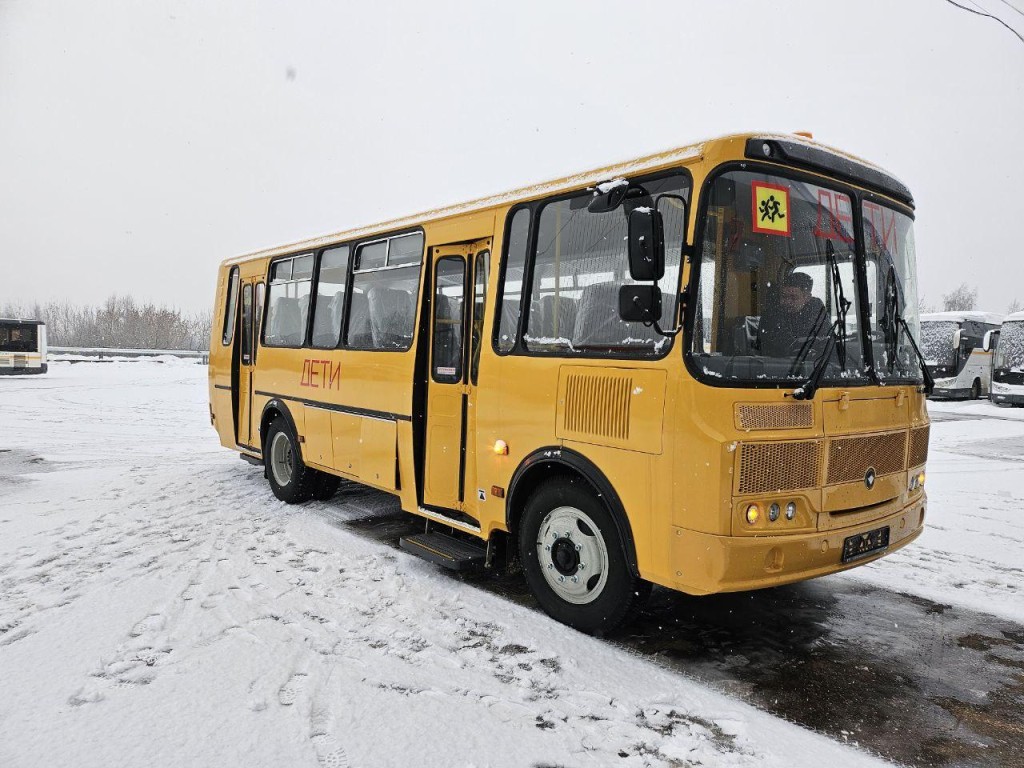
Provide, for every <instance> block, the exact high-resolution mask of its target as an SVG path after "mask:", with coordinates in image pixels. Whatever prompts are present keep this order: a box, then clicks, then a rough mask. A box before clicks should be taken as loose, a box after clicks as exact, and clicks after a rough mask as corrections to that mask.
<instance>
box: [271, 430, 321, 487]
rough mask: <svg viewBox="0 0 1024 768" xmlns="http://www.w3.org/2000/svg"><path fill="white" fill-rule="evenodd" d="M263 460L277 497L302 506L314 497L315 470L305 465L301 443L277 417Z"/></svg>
mask: <svg viewBox="0 0 1024 768" xmlns="http://www.w3.org/2000/svg"><path fill="white" fill-rule="evenodd" d="M263 461H264V464H265V466H266V468H267V479H268V480H269V481H270V489H271V490H272V491H273V492H274V495H275V496H277V498H279V499H280V500H281V501H283V502H286V503H288V504H300V503H302V502H304V501H309V500H310V498H312V496H313V491H314V484H315V481H316V473H315V470H312V469H310V468H309V467H307V466H306V465H305V464H304V463H303V462H302V454H301V453H300V451H299V444H298V441H297V440H296V439H295V435H293V434H292V432H291V429H289V427H288V422H286V421H285V420H284V418H283V417H281V416H278V417H277V418H275V419H274V420H273V421H272V422H271V423H270V429H268V430H267V441H266V443H265V444H264V450H263Z"/></svg>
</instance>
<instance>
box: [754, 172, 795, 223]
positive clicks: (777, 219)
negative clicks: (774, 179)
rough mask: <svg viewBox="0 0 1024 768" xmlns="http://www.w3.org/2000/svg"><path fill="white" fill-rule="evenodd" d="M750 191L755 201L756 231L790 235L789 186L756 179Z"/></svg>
mask: <svg viewBox="0 0 1024 768" xmlns="http://www.w3.org/2000/svg"><path fill="white" fill-rule="evenodd" d="M750 191H751V193H752V194H751V197H752V198H753V202H754V211H753V215H754V227H753V229H754V231H755V232H763V233H764V234H766V235H785V236H786V237H789V187H783V186H780V185H778V184H768V183H766V182H763V181H755V182H753V183H752V184H751V185H750Z"/></svg>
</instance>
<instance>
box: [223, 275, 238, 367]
mask: <svg viewBox="0 0 1024 768" xmlns="http://www.w3.org/2000/svg"><path fill="white" fill-rule="evenodd" d="M240 282H241V271H240V270H239V268H238V265H237V264H236V265H234V266H233V267H231V269H230V270H229V271H228V285H227V296H226V297H225V300H226V302H227V303H226V304H225V305H224V326H223V328H221V336H220V340H221V346H222V347H230V346H231V344H232V343H233V342H234V340H235V326H236V325H237V322H236V315H237V314H238V294H239V292H240V291H241V286H240V285H239V283H240ZM232 289H233V290H234V295H232ZM232 299H234V300H233V301H232ZM229 323H230V325H229Z"/></svg>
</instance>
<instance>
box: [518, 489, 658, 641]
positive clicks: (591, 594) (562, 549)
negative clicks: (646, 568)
mask: <svg viewBox="0 0 1024 768" xmlns="http://www.w3.org/2000/svg"><path fill="white" fill-rule="evenodd" d="M519 556H520V560H521V562H522V564H523V570H524V572H525V574H526V581H527V583H528V584H529V586H530V591H531V592H533V594H534V596H535V597H536V598H537V602H539V603H540V604H541V607H542V608H543V609H544V610H545V611H546V612H547V613H548V615H549V616H551V617H552V618H554V619H557V620H558V621H561V622H562V623H563V624H568V625H569V626H571V627H573V628H575V629H578V630H580V631H581V632H586V633H588V634H598V635H599V634H604V633H606V632H609V631H611V630H612V629H614V628H615V627H617V626H618V625H620V624H621V623H622V622H623V621H625V620H626V619H627V618H629V617H630V616H631V615H632V614H633V613H634V612H635V611H636V610H637V609H638V608H639V607H640V605H642V604H643V600H644V599H645V598H646V597H647V595H648V594H649V593H650V589H651V585H650V584H649V583H648V582H646V581H644V580H642V579H640V578H639V577H637V576H634V575H633V573H632V571H631V570H630V567H629V563H628V562H627V560H626V552H625V546H624V544H623V542H622V540H621V538H620V536H619V533H618V529H617V527H616V525H615V521H614V520H613V519H612V516H611V513H610V512H609V511H608V509H607V507H606V506H605V505H604V503H603V502H602V501H601V500H600V499H599V498H598V497H597V496H596V495H595V494H594V493H592V492H591V491H590V489H589V488H588V487H587V486H586V484H585V482H584V481H583V480H582V479H580V478H575V477H566V478H558V479H554V480H549V481H548V482H546V483H544V484H543V485H541V486H540V487H538V488H537V489H536V490H535V491H534V492H533V493H532V494H531V496H530V498H529V500H528V501H527V502H526V507H525V508H524V510H523V518H522V524H521V527H520V532H519Z"/></svg>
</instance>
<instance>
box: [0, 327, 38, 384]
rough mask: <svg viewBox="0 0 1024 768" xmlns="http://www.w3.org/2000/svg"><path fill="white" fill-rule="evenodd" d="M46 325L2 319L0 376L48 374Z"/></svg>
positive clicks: (0, 330) (0, 329) (0, 328)
mask: <svg viewBox="0 0 1024 768" xmlns="http://www.w3.org/2000/svg"><path fill="white" fill-rule="evenodd" d="M46 368H47V364H46V324H45V323H44V322H43V321H42V320H5V319H2V318H0V375H2V374H21V373H46Z"/></svg>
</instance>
